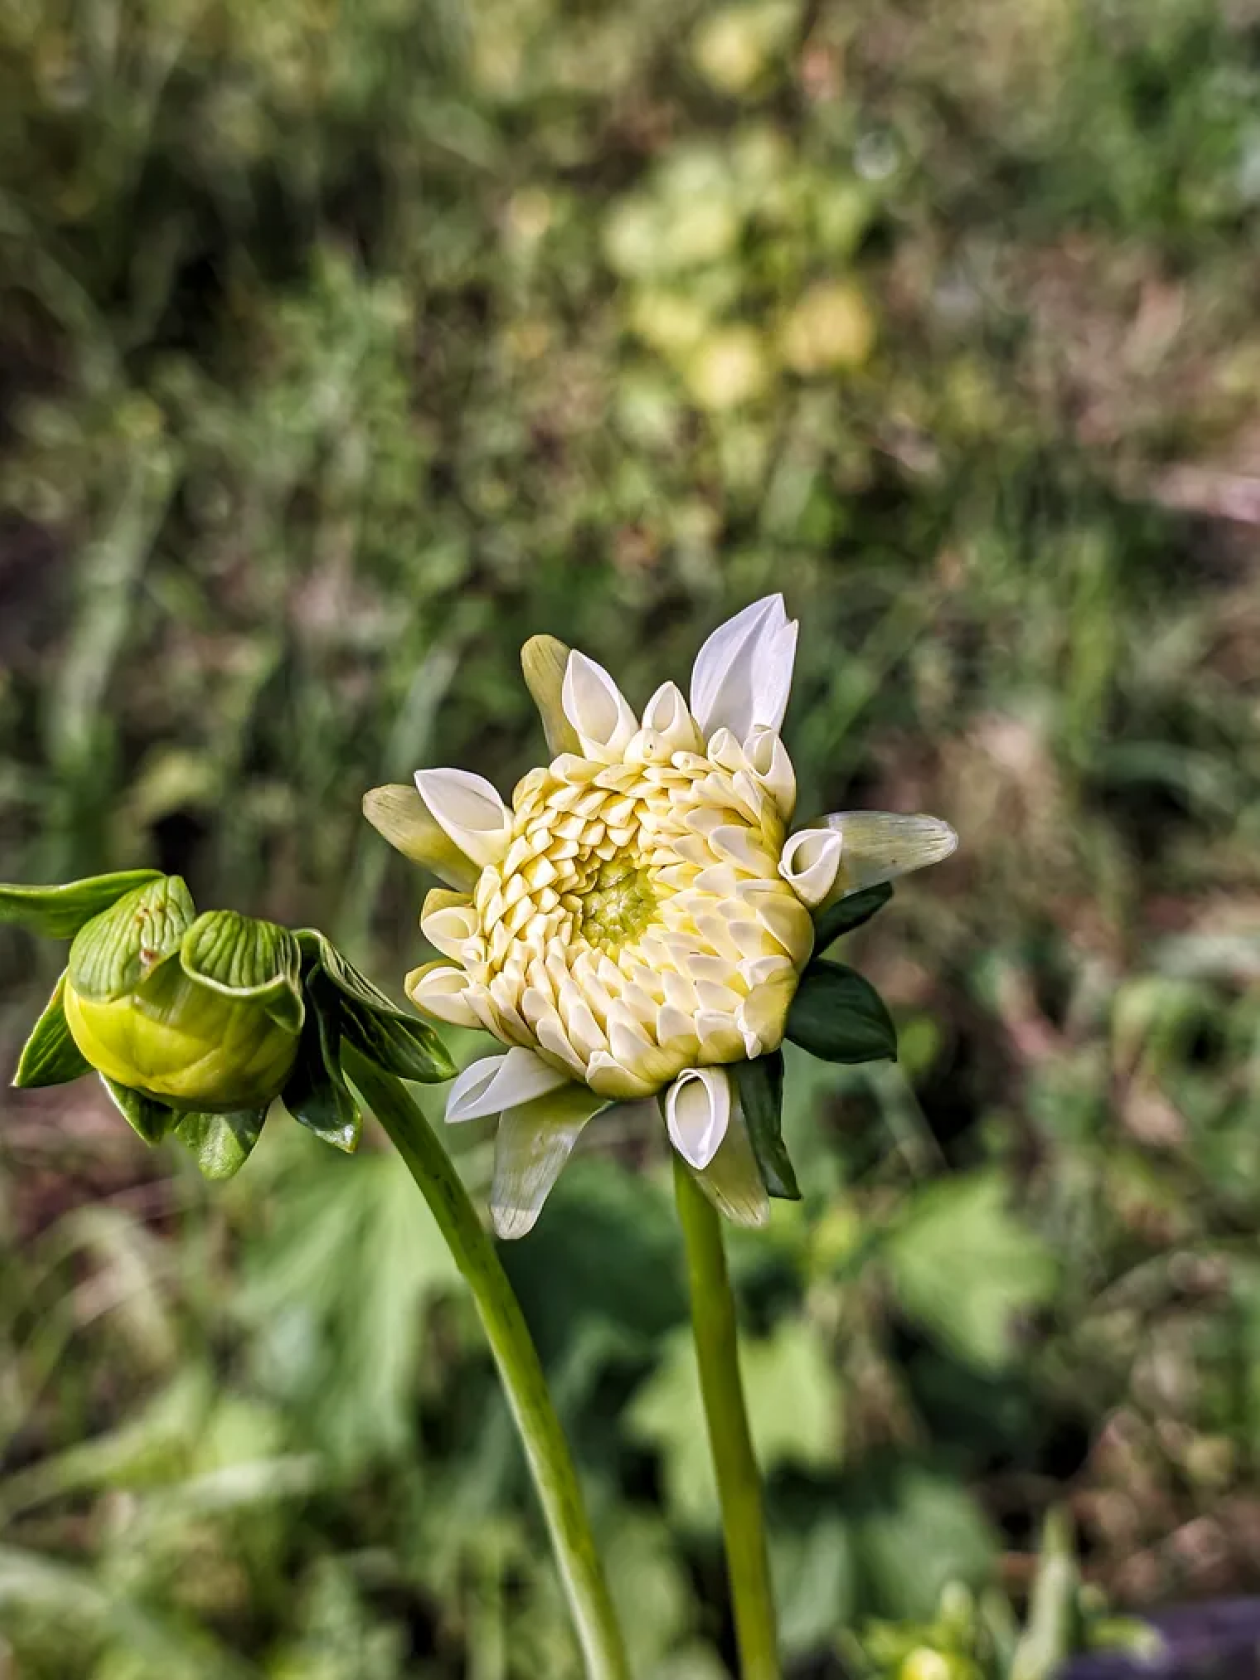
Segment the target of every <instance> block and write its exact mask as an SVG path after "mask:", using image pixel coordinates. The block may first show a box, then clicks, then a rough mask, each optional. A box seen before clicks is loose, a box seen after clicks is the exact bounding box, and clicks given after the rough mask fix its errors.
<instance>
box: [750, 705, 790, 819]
mask: <svg viewBox="0 0 1260 1680" xmlns="http://www.w3.org/2000/svg"><path fill="white" fill-rule="evenodd" d="M744 757H745V759H746V760H747V762H748V768H749V770H750V771H751V772H752V774H753V775H754V776H755V777H756V779H757V780H758V782H760V783H761V785H762V787H763V788H765V790H766V792H767V793H768V794H769V795H770V797H771V799H773V800H774V802H775V804H776V805H777V806H778V807H779V815H780V816H781V817H782V818H783V820H784V822H790V821H791V817H792V812H793V811H794V810H795V809H796V771H795V770H794V769H793V768H792V760H791V759H790V758H789V757H788V750H787V748H786V747H785V746H784V745H783V742H782V740H781V739H780V737H779V733H778V731H777V730H776V729H770V728H767V727H766V726H765V725H763V724H758V725H757V727H756V728H755V729H753V730H752V731H751V732H750V733H749V736H748V739H747V740H746V741H745V742H744Z"/></svg>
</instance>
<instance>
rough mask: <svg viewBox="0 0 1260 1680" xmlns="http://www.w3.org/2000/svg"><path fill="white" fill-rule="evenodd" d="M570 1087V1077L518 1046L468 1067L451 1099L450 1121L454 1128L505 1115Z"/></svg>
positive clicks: (449, 1101) (449, 1098) (448, 1109)
mask: <svg viewBox="0 0 1260 1680" xmlns="http://www.w3.org/2000/svg"><path fill="white" fill-rule="evenodd" d="M568 1083H569V1076H568V1075H567V1074H564V1073H557V1071H556V1069H555V1068H553V1067H548V1065H547V1063H546V1062H544V1061H543V1059H542V1057H541V1056H536V1055H535V1054H534V1052H533V1051H532V1050H525V1049H522V1048H520V1047H519V1046H518V1047H517V1048H516V1049H513V1050H509V1051H507V1053H506V1054H505V1055H502V1056H487V1057H485V1059H484V1060H482V1061H480V1062H474V1063H473V1064H472V1066H471V1067H466V1068H465V1069H464V1071H463V1073H461V1074H460V1076H459V1078H458V1079H456V1080H455V1082H454V1084H453V1085H452V1086H451V1089H450V1093H449V1095H448V1096H447V1099H446V1118H447V1121H448V1123H449V1124H451V1125H454V1124H455V1123H456V1122H457V1121H459V1120H480V1119H481V1118H482V1117H483V1116H484V1115H487V1114H501V1113H502V1112H503V1110H504V1109H507V1108H516V1107H518V1106H519V1105H520V1104H522V1103H527V1102H532V1101H533V1100H534V1098H535V1097H541V1096H543V1095H545V1093H546V1092H548V1091H554V1090H555V1089H556V1088H557V1086H560V1085H567V1084H568Z"/></svg>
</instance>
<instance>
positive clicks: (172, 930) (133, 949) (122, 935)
mask: <svg viewBox="0 0 1260 1680" xmlns="http://www.w3.org/2000/svg"><path fill="white" fill-rule="evenodd" d="M196 916H197V910H196V906H195V905H194V904H193V901H192V896H191V894H190V893H189V891H188V888H187V887H186V886H185V885H184V883H183V881H181V880H180V878H179V876H178V875H159V876H157V877H156V879H154V880H151V881H149V882H148V883H147V884H146V885H144V886H141V887H136V888H135V889H134V890H133V891H131V892H128V893H125V894H124V895H123V896H122V897H121V898H120V899H118V900H117V902H116V903H114V904H112V905H111V906H110V907H109V908H108V909H107V910H104V911H102V912H101V914H100V915H98V916H95V917H93V919H92V920H91V921H90V922H88V923H87V924H86V925H85V926H84V927H82V928H80V930H79V932H78V933H77V934H76V935H75V939H74V944H73V945H71V947H70V966H69V968H68V970H67V973H68V975H69V980H70V984H71V985H72V986H73V987H74V989H75V991H76V992H77V993H78V994H79V996H80V997H82V998H89V999H91V1001H92V1002H94V1003H109V1002H111V1001H112V1000H113V999H114V998H120V997H125V996H126V995H127V993H128V992H131V991H134V990H135V988H136V987H137V986H138V985H139V984H140V982H141V981H142V980H147V979H148V978H149V976H150V975H151V974H152V973H153V971H154V969H155V968H156V967H157V966H158V964H159V963H160V962H163V961H164V960H165V959H166V958H167V957H169V956H172V955H173V954H174V953H175V952H176V951H178V950H179V947H180V942H181V940H182V939H183V937H184V935H185V934H186V933H187V932H188V929H189V928H190V927H191V926H192V924H193V922H194V921H195V920H196Z"/></svg>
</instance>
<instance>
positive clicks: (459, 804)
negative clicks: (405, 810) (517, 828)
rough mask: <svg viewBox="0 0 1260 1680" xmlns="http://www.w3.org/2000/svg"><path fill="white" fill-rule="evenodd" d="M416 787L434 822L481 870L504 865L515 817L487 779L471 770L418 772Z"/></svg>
mask: <svg viewBox="0 0 1260 1680" xmlns="http://www.w3.org/2000/svg"><path fill="white" fill-rule="evenodd" d="M416 787H417V788H418V789H419V791H420V797H421V799H423V800H424V802H425V804H426V805H427V806H428V808H429V810H430V811H431V812H432V814H433V818H434V821H435V822H437V823H438V824H440V826H441V827H442V828H443V829H444V830H445V831H446V833H447V834H448V835H449V836H450V838H451V839H452V840H453V841H454V842H455V844H456V845H457V846H458V847H459V849H460V851H461V852H463V854H464V856H465V857H468V858H471V859H472V861H473V862H474V863H475V864H476V865H477V867H478V868H479V869H484V868H485V866H486V865H487V864H488V863H501V862H502V861H503V858H504V856H505V855H506V853H507V849H508V844H509V842H510V840H511V838H512V813H511V812H510V811H509V810H508V808H507V806H506V805H505V804H504V803H503V801H502V800H501V799H500V798H499V795H498V794H497V792H496V791H495V789H494V788H493V787H492V786H491V784H490V783H489V782H488V781H487V780H486V779H485V777H484V776H474V775H473V774H472V772H471V771H469V770H417V771H416Z"/></svg>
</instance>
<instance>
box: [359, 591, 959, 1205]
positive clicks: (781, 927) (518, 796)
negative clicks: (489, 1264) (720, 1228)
mask: <svg viewBox="0 0 1260 1680" xmlns="http://www.w3.org/2000/svg"><path fill="white" fill-rule="evenodd" d="M796 634H797V625H796V623H795V622H789V620H788V618H787V615H786V613H785V611H784V607H783V598H782V596H780V595H772V596H768V597H767V598H766V599H765V600H762V601H757V602H755V603H754V604H753V605H752V606H750V607H746V608H745V609H744V611H743V612H741V613H739V614H737V615H736V617H734V618H733V619H731V620H730V621H729V622H728V623H726V624H724V625H722V626H721V628H720V629H718V630H716V631H715V632H714V634H713V635H712V636H710V637H709V639H708V641H707V642H706V643H705V644H704V646H703V647H702V648H701V650H700V654H699V657H698V658H697V660H696V663H695V669H694V670H693V672H692V678H691V695H690V699H689V700H688V699H687V698H686V697H685V696H684V695H683V694H682V692H681V690H680V689H678V688H677V687H676V686H675V684H674V683H672V682H667V683H665V684H664V685H663V686H662V687H661V688H659V689H658V690H657V691H656V693H655V694H654V695H653V696H652V698H651V699H650V700H649V701H648V703H647V705H646V706H645V707H644V709H643V713H642V716H636V715H635V713H634V712H633V711H632V710H631V708H630V706H629V704H628V703H627V701H626V700H625V698H624V697H623V695H622V694H621V691H620V690H619V688H618V687H617V685H616V683H615V682H614V681H613V679H612V677H611V676H609V674H608V672H607V671H605V670H604V669H603V667H602V666H600V665H597V664H595V662H594V661H593V660H590V659H587V658H586V656H585V655H584V654H581V653H571V652H569V650H568V649H567V648H565V647H564V645H563V644H562V643H560V642H557V641H555V640H554V639H553V638H551V637H541V636H539V637H534V638H533V640H532V641H530V642H528V643H527V644H526V646H525V648H524V650H523V653H522V663H523V665H524V669H525V677H526V681H527V682H528V684H529V687H530V690H531V692H532V693H533V695H534V698H535V700H536V701H537V703H538V706H539V710H540V711H541V713H542V718H543V723H544V726H545V728H546V732H547V743H548V747H549V749H550V750H551V752H552V753H553V754H554V755H555V756H554V757H553V758H552V760H551V762H550V764H547V765H544V766H542V767H540V768H539V769H536V770H531V771H530V773H529V774H528V775H527V776H526V777H525V778H524V779H523V780H522V781H521V782H520V783H518V785H517V787H516V789H515V791H514V793H513V796H512V803H511V806H510V807H509V806H507V805H505V804H504V803H503V801H502V800H501V799H500V797H499V795H498V793H497V792H496V791H495V789H494V788H493V787H492V786H491V784H490V783H489V782H487V781H486V780H484V778H482V777H481V776H475V775H472V774H470V773H469V772H468V771H466V770H420V771H417V773H416V779H415V780H416V789H417V790H418V796H417V792H413V790H412V789H410V788H402V787H389V788H377V789H375V790H373V792H372V793H370V794H369V795H368V796H367V798H366V800H365V802H364V809H365V812H366V814H367V816H368V818H369V820H370V821H371V822H372V823H374V825H375V826H376V827H377V828H378V829H379V830H380V831H381V832H382V833H383V834H384V835H385V837H386V838H387V839H388V840H390V841H391V842H392V843H393V844H394V845H396V846H398V848H399V849H400V850H401V851H403V852H405V853H406V854H407V855H408V856H410V857H412V858H414V859H415V860H417V861H419V862H422V863H424V864H425V865H426V866H427V867H429V868H430V869H432V870H433V872H434V873H435V874H437V875H438V877H439V878H440V879H442V880H445V881H446V882H447V887H446V888H437V889H435V890H434V891H432V892H431V893H430V894H429V896H428V898H427V900H426V902H425V906H424V911H423V914H422V915H421V918H420V925H421V928H422V930H423V932H424V934H425V936H426V938H427V939H428V940H429V941H430V942H431V943H432V944H433V945H434V946H435V947H436V949H437V950H438V951H440V952H441V953H442V957H441V960H440V961H437V962H433V963H429V964H427V965H426V966H424V967H423V968H419V969H417V970H415V972H414V973H413V974H411V975H409V976H408V979H407V991H408V995H409V996H410V997H411V999H412V1001H413V1002H414V1003H415V1005H416V1007H417V1008H418V1009H419V1010H421V1011H422V1012H423V1013H424V1014H426V1015H428V1016H431V1017H433V1018H434V1019H436V1020H439V1021H447V1022H450V1023H452V1024H455V1025H458V1026H462V1027H478V1028H484V1029H485V1030H486V1031H487V1032H490V1033H492V1034H493V1035H494V1037H495V1038H497V1039H498V1040H499V1041H500V1042H501V1043H502V1044H503V1045H505V1046H506V1047H507V1048H506V1049H505V1050H504V1051H503V1053H502V1054H500V1055H497V1056H490V1057H487V1058H486V1059H484V1060H482V1061H478V1062H474V1063H473V1064H472V1066H471V1067H469V1068H467V1069H466V1070H465V1071H464V1072H463V1073H462V1074H461V1075H460V1076H459V1078H458V1079H456V1080H455V1082H454V1084H453V1085H452V1087H451V1091H450V1095H449V1099H448V1102H447V1108H446V1118H447V1120H448V1121H450V1122H455V1121H461V1120H474V1119H478V1118H481V1117H484V1116H486V1115H492V1114H493V1115H498V1116H499V1129H498V1134H497V1148H496V1159H495V1174H494V1184H493V1187H492V1190H491V1213H492V1216H493V1220H494V1225H495V1229H496V1231H497V1232H498V1233H499V1235H500V1236H505V1237H508V1236H521V1235H523V1234H524V1233H525V1232H526V1231H528V1230H529V1229H530V1228H531V1227H532V1225H533V1224H534V1222H535V1220H536V1219H537V1217H538V1214H539V1211H540V1210H541V1208H542V1205H543V1202H544V1200H545V1198H546V1196H547V1194H548V1192H549V1191H550V1189H551V1187H552V1185H553V1184H554V1183H555V1180H556V1178H557V1176H558V1175H559V1172H560V1169H561V1168H562V1166H563V1165H564V1162H565V1161H566V1160H567V1158H568V1156H569V1153H570V1151H571V1150H572V1148H573V1145H574V1142H575V1141H576V1139H577V1137H578V1134H579V1133H580V1132H581V1130H582V1128H583V1127H584V1126H585V1125H586V1124H587V1122H588V1121H589V1120H590V1119H591V1118H592V1117H593V1116H594V1115H596V1114H598V1113H599V1112H600V1111H601V1110H603V1109H605V1108H607V1107H608V1106H609V1105H610V1104H612V1103H616V1102H626V1101H634V1100H637V1099H640V1098H644V1097H651V1096H659V1097H660V1098H661V1107H662V1110H663V1113H664V1117H665V1124H666V1127H667V1129H668V1132H669V1137H670V1140H671V1142H672V1144H673V1146H674V1148H675V1149H676V1150H677V1151H678V1152H679V1154H680V1155H681V1156H682V1157H683V1159H684V1160H685V1161H686V1162H687V1163H688V1165H689V1166H690V1167H691V1168H692V1170H693V1171H694V1172H695V1173H696V1175H697V1177H698V1178H699V1180H700V1182H701V1184H702V1185H703V1186H704V1188H705V1189H706V1190H707V1191H708V1193H709V1194H710V1196H711V1197H712V1199H713V1200H714V1201H715V1202H716V1203H717V1205H718V1206H719V1207H721V1208H722V1209H723V1211H724V1212H726V1213H727V1214H728V1215H730V1216H731V1217H733V1218H735V1219H737V1220H740V1221H742V1222H744V1223H751V1224H760V1223H763V1222H764V1220H765V1219H766V1217H767V1216H768V1202H767V1199H766V1197H767V1188H766V1187H767V1184H769V1186H770V1189H771V1190H772V1191H775V1193H780V1194H794V1193H795V1185H794V1182H793V1181H792V1180H791V1168H790V1166H788V1165H787V1163H786V1157H785V1156H784V1155H783V1154H782V1144H781V1142H780V1141H779V1139H778V1101H779V1093H780V1090H781V1083H782V1067H781V1062H779V1059H778V1056H777V1052H778V1050H779V1046H780V1044H781V1043H782V1041H783V1038H784V1036H785V1032H786V1033H788V1034H789V1035H790V1036H793V1037H799V1039H800V1042H801V1043H803V1044H805V1045H806V1046H807V1047H808V1048H809V1049H811V1050H814V1051H815V1052H816V1053H818V1054H822V1055H824V1056H830V1057H831V1058H832V1059H835V1060H842V1061H861V1060H868V1059H871V1058H872V1057H876V1056H881V1055H889V1054H892V1053H893V1052H894V1050H895V1039H894V1038H892V1036H891V1032H892V1030H891V1024H890V1023H889V1022H888V1018H887V1014H886V1012H885V1011H884V1010H883V1006H882V1004H880V1002H879V1000H878V998H877V997H876V995H875V994H874V993H873V992H872V991H871V989H870V988H869V987H867V986H866V983H865V982H864V981H862V980H861V979H860V977H858V976H857V975H855V974H853V972H852V971H851V970H849V969H844V968H841V967H839V965H835V964H824V963H819V962H816V961H815V962H812V963H811V956H812V953H813V950H814V946H815V943H816V942H821V943H829V942H830V939H831V938H832V937H834V934H835V933H836V932H840V931H843V929H844V928H845V927H847V926H852V925H855V924H856V922H857V921H858V920H861V919H863V913H864V912H865V913H870V910H872V909H874V908H877V907H878V904H879V903H881V902H883V899H884V898H885V897H887V895H888V889H887V888H886V887H883V883H886V882H888V881H889V880H891V879H892V878H893V877H894V876H897V875H900V874H903V873H904V872H905V871H906V870H909V869H917V868H919V867H921V866H922V865H924V864H927V863H934V862H936V861H938V860H939V859H941V858H944V857H947V856H948V855H949V853H950V852H952V851H953V849H954V846H955V844H956V837H955V835H954V832H953V830H952V829H951V828H950V827H949V826H948V824H946V823H943V822H939V821H938V820H937V819H935V818H933V817H920V816H912V817H906V816H897V815H891V814H885V813H880V812H851V813H841V814H839V815H835V816H828V817H825V818H823V819H822V820H821V821H820V822H819V823H818V824H816V825H814V826H811V827H808V828H803V829H799V830H797V831H796V832H795V833H790V832H789V825H790V823H791V820H792V813H793V807H794V805H795V800H796V778H795V776H794V774H793V770H792V762H791V759H790V758H789V757H788V753H787V749H786V748H785V747H784V745H783V742H782V740H781V739H780V738H779V728H780V725H781V724H782V721H783V714H784V711H785V709H786V707H787V700H788V691H789V689H790V687H791V681H792V665H793V660H794V657H795V651H796ZM871 888H882V889H883V890H882V891H881V892H880V893H879V894H878V895H871V894H870V892H869V889H871ZM859 893H865V894H866V895H867V897H868V898H872V902H871V903H870V905H869V906H867V905H866V904H865V903H863V905H862V906H861V907H860V908H859V909H858V910H857V912H856V913H853V914H850V913H848V911H847V910H845V909H839V910H838V911H837V909H836V908H835V907H837V906H839V905H842V904H843V901H845V900H847V899H849V898H850V897H851V895H855V894H859ZM820 935H823V936H825V937H823V938H822V939H821V941H820V939H819V936H820ZM803 975H804V976H806V977H807V981H808V984H807V985H806V987H804V988H803V989H802V992H801V995H800V997H799V999H798V1010H799V1014H800V1021H799V1026H800V1031H799V1033H797V1032H794V1031H793V1030H792V1024H791V1022H790V1020H789V1010H790V1009H791V1006H792V1005H793V999H794V997H797V993H798V986H800V985H801V981H802V976H803ZM807 993H808V994H809V1000H810V1001H809V1003H808V1006H807V1003H806V994H807ZM796 1014H797V1011H793V1019H795V1017H796ZM776 1064H777V1065H776ZM750 1129H751V1136H750Z"/></svg>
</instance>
